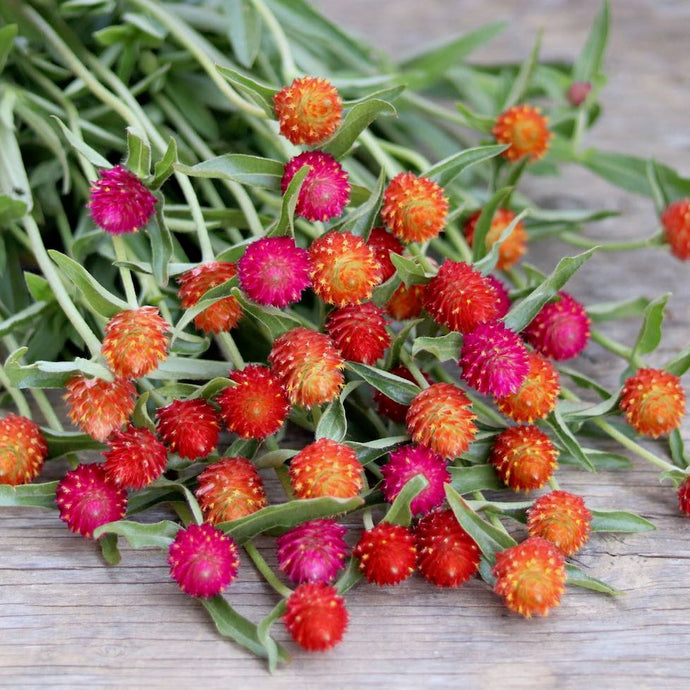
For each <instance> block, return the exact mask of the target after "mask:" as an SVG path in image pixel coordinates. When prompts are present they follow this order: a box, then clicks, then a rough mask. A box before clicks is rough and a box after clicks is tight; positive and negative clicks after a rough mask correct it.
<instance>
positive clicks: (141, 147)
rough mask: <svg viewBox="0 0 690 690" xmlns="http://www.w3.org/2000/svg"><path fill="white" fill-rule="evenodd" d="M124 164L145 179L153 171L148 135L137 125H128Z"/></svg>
mask: <svg viewBox="0 0 690 690" xmlns="http://www.w3.org/2000/svg"><path fill="white" fill-rule="evenodd" d="M124 165H125V167H126V168H129V169H130V170H131V171H132V172H133V173H134V174H135V175H136V176H137V177H138V178H139V179H145V178H147V177H148V176H149V174H150V172H151V147H150V146H149V143H148V141H147V140H146V135H145V134H144V133H143V132H142V131H141V130H140V129H138V128H137V127H133V126H130V127H127V158H126V159H125V162H124Z"/></svg>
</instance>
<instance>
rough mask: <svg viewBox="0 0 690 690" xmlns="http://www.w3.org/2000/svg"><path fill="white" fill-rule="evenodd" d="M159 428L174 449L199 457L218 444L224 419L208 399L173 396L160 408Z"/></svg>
mask: <svg viewBox="0 0 690 690" xmlns="http://www.w3.org/2000/svg"><path fill="white" fill-rule="evenodd" d="M156 432H157V433H158V435H159V436H160V438H161V440H162V441H163V443H165V445H166V446H168V448H169V449H170V450H171V451H172V452H173V453H177V454H178V455H179V456H180V457H181V458H189V459H190V460H196V459H197V458H205V457H206V456H207V455H210V454H211V453H213V452H214V451H215V450H216V448H217V447H218V437H219V436H220V419H219V417H218V413H217V412H216V409H215V408H214V407H213V405H211V404H210V403H208V402H206V401H205V400H202V399H192V400H173V402H171V403H170V404H169V405H166V406H165V407H161V408H159V409H158V410H157V412H156Z"/></svg>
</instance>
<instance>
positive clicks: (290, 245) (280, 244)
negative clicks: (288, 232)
mask: <svg viewBox="0 0 690 690" xmlns="http://www.w3.org/2000/svg"><path fill="white" fill-rule="evenodd" d="M310 270H311V262H310V261H309V255H308V254H307V251H306V250H305V249H301V248H300V247H298V246H297V245H296V244H295V241H294V240H293V239H292V237H263V238H261V239H259V240H256V241H255V242H252V243H251V244H250V245H249V246H248V247H247V250H246V251H245V253H244V256H243V257H242V258H241V259H240V260H239V261H238V262H237V272H238V275H239V280H240V287H241V288H242V290H244V292H245V293H246V295H247V297H249V299H251V300H254V302H257V303H258V304H267V305H270V306H273V307H287V305H288V304H293V303H294V302H299V300H300V298H301V296H302V292H303V291H304V290H306V288H308V287H309V286H310V285H311V280H310V278H309V272H310Z"/></svg>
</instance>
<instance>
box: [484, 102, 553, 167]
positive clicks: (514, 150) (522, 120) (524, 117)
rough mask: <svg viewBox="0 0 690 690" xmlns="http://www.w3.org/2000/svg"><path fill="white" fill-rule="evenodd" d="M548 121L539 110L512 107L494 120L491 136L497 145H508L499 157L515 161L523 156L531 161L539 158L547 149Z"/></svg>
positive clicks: (528, 106) (548, 137)
mask: <svg viewBox="0 0 690 690" xmlns="http://www.w3.org/2000/svg"><path fill="white" fill-rule="evenodd" d="M547 122H548V120H547V119H546V118H545V117H544V116H543V115H542V114H541V110H540V109H539V108H535V107H534V106H531V105H514V106H513V107H512V108H508V110H506V111H505V112H504V113H501V114H500V115H499V116H498V117H497V118H496V123H495V124H494V128H493V135H494V136H495V137H496V141H497V142H498V143H499V144H510V148H507V149H506V150H505V151H504V152H503V153H502V154H501V155H502V156H503V157H504V158H507V159H508V160H509V161H516V160H518V159H520V158H522V157H523V156H525V155H528V156H529V157H530V158H531V159H532V160H536V159H538V158H541V157H542V156H543V155H544V154H545V153H546V150H547V149H548V148H549V139H551V136H552V135H551V132H549V129H548V127H547Z"/></svg>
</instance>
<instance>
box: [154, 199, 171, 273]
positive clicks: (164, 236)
mask: <svg viewBox="0 0 690 690" xmlns="http://www.w3.org/2000/svg"><path fill="white" fill-rule="evenodd" d="M164 204H165V200H164V198H163V197H162V196H161V198H160V199H159V203H158V204H156V220H155V222H152V223H149V225H148V236H149V240H150V242H151V270H152V271H153V276H154V278H155V279H156V282H157V283H158V285H160V286H161V287H166V286H167V284H168V278H169V275H170V273H169V265H170V259H171V258H172V255H173V238H172V235H171V234H170V230H169V229H168V224H167V223H166V220H165V213H164Z"/></svg>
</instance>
